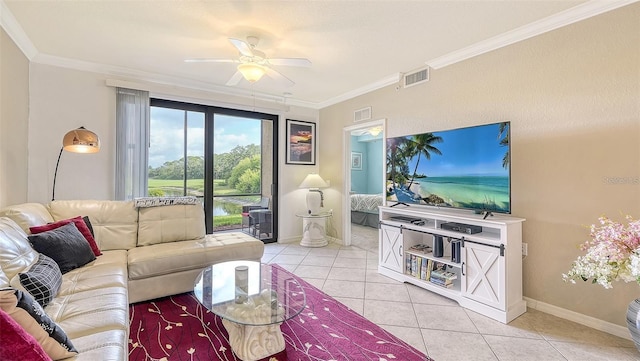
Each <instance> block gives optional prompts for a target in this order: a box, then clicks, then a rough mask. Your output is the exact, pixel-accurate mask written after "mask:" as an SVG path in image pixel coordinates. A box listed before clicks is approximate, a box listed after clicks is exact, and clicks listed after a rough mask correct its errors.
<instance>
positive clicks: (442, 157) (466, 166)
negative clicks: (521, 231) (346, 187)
mask: <svg viewBox="0 0 640 361" xmlns="http://www.w3.org/2000/svg"><path fill="white" fill-rule="evenodd" d="M509 133H510V123H509V122H501V123H494V124H484V125H478V126H472V127H467V128H458V129H451V130H444V131H438V132H430V133H421V134H414V135H406V136H401V137H395V138H387V140H386V145H387V168H386V173H387V177H386V178H387V183H386V188H387V204H391V205H393V204H394V202H396V203H397V202H401V203H405V204H408V205H412V204H415V205H424V206H438V207H450V208H461V209H472V210H475V211H477V212H499V213H511V176H510V175H511V172H510V166H511V157H510V147H509Z"/></svg>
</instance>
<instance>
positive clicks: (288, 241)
mask: <svg viewBox="0 0 640 361" xmlns="http://www.w3.org/2000/svg"><path fill="white" fill-rule="evenodd" d="M301 239H302V236H294V237H287V238H278V241H277V242H278V243H282V244H291V243H300V240H301ZM327 241H329V243H335V244H339V245H341V246H344V242H342V240H341V239H338V238H334V237H330V236H327Z"/></svg>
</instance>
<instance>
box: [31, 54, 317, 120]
mask: <svg viewBox="0 0 640 361" xmlns="http://www.w3.org/2000/svg"><path fill="white" fill-rule="evenodd" d="M32 61H33V62H34V63H38V64H44V65H51V66H56V67H61V68H67V69H72V70H81V71H88V72H92V73H98V74H104V75H105V76H108V77H117V78H122V79H126V81H131V82H135V83H149V84H157V85H162V86H170V87H179V88H185V89H190V90H197V91H204V92H208V93H215V94H224V95H226V96H238V97H243V98H248V99H251V98H255V99H259V100H264V101H272V102H275V103H279V104H286V105H289V106H300V107H305V108H313V109H316V107H317V105H316V103H311V102H306V101H301V100H296V99H292V98H285V97H283V96H281V95H272V94H267V93H259V92H255V91H251V90H245V89H240V88H234V87H228V86H221V85H215V84H211V83H207V82H204V81H200V80H194V79H189V78H184V77H178V76H172V75H166V74H159V73H153V72H146V71H142V70H136V69H130V68H125V67H119V66H113V65H107V64H100V63H94V62H87V61H82V60H76V59H69V58H63V57H58V56H52V55H47V54H41V53H40V54H37V55H36V56H35V57H34V58H33V59H32Z"/></svg>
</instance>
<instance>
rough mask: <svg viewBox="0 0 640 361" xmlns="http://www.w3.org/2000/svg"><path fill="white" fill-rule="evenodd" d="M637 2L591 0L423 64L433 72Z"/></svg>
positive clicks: (631, 0) (626, 0)
mask: <svg viewBox="0 0 640 361" xmlns="http://www.w3.org/2000/svg"><path fill="white" fill-rule="evenodd" d="M638 1H639V0H614V1H611V0H591V1H588V2H585V3H583V4H580V5H578V6H574V7H572V8H570V9H567V10H565V11H562V12H559V13H557V14H554V15H551V16H549V17H546V18H544V19H541V20H538V21H534V22H532V23H529V24H527V25H524V26H521V27H519V28H516V29H514V30H511V31H509V32H506V33H503V34H500V35H498V36H494V37H492V38H489V39H487V40H483V41H480V42H478V43H475V44H473V45H471V46H468V47H466V48H462V49H460V50H456V51H453V52H451V53H449V54H446V55H443V56H441V57H438V58H435V59H432V60H429V61H427V62H426V64H427V65H429V66H430V67H432V68H434V69H440V68H443V67H445V66H448V65H452V64H455V63H458V62H461V61H463V60H467V59H470V58H473V57H475V56H478V55H482V54H484V53H488V52H490V51H493V50H497V49H500V48H502V47H505V46H508V45H511V44H514V43H517V42H520V41H523V40H526V39H529V38H532V37H534V36H537V35H540V34H544V33H546V32H549V31H552V30H555V29H558V28H561V27H563V26H567V25H570V24H573V23H576V22H579V21H582V20H585V19H588V18H591V17H594V16H596V15H600V14H602V13H605V12H608V11H611V10H615V9H617V8H620V7H623V6H626V5H629V4H633V3H635V2H638Z"/></svg>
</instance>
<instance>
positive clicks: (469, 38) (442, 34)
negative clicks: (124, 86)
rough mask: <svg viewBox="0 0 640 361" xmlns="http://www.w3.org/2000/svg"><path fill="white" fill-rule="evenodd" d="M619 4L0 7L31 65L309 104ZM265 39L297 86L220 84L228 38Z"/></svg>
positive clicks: (7, 3)
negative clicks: (294, 62)
mask: <svg viewBox="0 0 640 361" xmlns="http://www.w3.org/2000/svg"><path fill="white" fill-rule="evenodd" d="M634 1H635V0H622V1H604V2H603V1H584V0H555V1H540V0H538V1H526V0H517V1H516V0H511V1H453V0H451V1H436V0H422V1H392V0H386V1H228V0H224V1H223V0H219V1H150V0H148V1H106V0H103V1H25V0H0V5H2V7H1V8H0V9H1V10H2V13H1V15H2V17H1V19H2V26H3V27H4V28H5V30H7V33H9V35H10V36H11V37H12V38H13V39H14V41H16V43H18V46H19V47H20V48H21V49H22V50H23V52H25V54H26V55H27V56H28V57H29V59H31V61H34V62H40V63H49V64H54V65H61V66H67V67H72V68H73V67H75V68H81V69H88V70H95V71H101V72H105V73H107V74H111V75H114V76H125V77H127V78H128V79H132V80H145V81H155V82H160V83H172V84H177V85H182V86H186V87H194V88H198V89H207V90H211V91H215V92H220V91H221V92H230V93H235V94H241V95H249V94H251V93H252V92H254V93H255V94H257V95H263V96H267V97H269V96H274V97H282V96H283V95H284V94H285V93H291V98H290V99H289V102H290V103H291V104H298V105H305V106H310V107H314V108H322V107H324V106H327V105H330V104H333V103H336V102H338V101H341V100H344V99H347V98H349V97H352V96H356V95H359V94H361V93H364V92H367V91H370V90H373V89H376V88H379V87H381V86H386V85H389V84H392V83H394V82H396V81H397V80H398V74H399V73H402V72H407V71H410V70H413V69H417V68H420V67H423V66H425V65H426V64H429V65H430V66H432V67H433V68H436V69H437V68H439V67H442V66H446V65H447V64H451V63H454V62H457V61H460V60H464V59H466V58H469V57H471V56H473V55H477V54H481V53H483V52H486V51H490V50H493V49H496V48H498V47H501V46H504V45H508V44H509V43H513V42H515V41H519V40H522V39H525V38H527V37H531V36H535V35H537V34H540V33H543V32H546V31H549V30H553V29H555V28H557V27H559V26H564V25H566V24H569V23H572V22H575V21H579V20H582V19H584V18H587V17H590V16H593V15H596V14H598V13H601V12H604V11H607V10H610V9H612V8H615V7H619V6H622V5H625V4H627V3H630V2H634ZM248 35H256V36H259V37H260V38H261V41H260V44H259V45H258V48H259V49H260V50H262V51H264V52H265V53H266V54H267V56H268V57H277V58H280V57H304V58H308V59H310V60H311V62H312V63H313V65H312V66H311V67H310V68H296V67H283V66H278V67H276V66H274V68H276V69H277V70H278V71H280V72H281V73H282V74H284V75H285V76H287V77H288V78H290V79H292V80H293V81H294V82H295V83H296V84H295V85H294V86H292V87H284V86H281V85H280V84H278V83H276V82H275V81H273V80H272V79H269V78H267V77H264V78H263V79H261V80H260V81H259V82H257V83H255V84H254V85H253V86H252V85H251V84H249V83H248V82H246V81H245V80H244V79H243V80H242V81H241V82H240V84H239V85H237V86H235V87H227V86H225V85H224V84H225V83H226V82H227V80H228V79H229V78H230V77H231V75H233V74H234V72H235V65H234V64H231V63H197V64H193V63H185V62H184V59H187V58H236V57H237V56H238V53H237V50H236V49H235V48H234V47H233V46H232V45H231V44H230V43H229V41H228V38H229V37H235V38H239V39H245V38H246V36H248Z"/></svg>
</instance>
